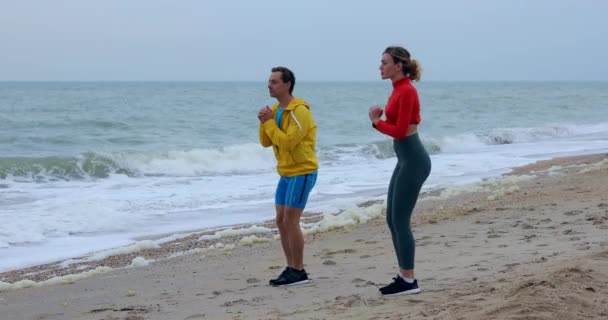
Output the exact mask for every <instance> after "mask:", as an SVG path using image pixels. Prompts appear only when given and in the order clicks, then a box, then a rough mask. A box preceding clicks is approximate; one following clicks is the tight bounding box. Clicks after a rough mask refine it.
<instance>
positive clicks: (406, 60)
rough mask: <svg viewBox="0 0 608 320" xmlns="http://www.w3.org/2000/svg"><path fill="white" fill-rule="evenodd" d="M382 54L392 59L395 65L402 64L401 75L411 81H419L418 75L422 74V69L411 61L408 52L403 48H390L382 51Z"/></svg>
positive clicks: (416, 62) (415, 62)
mask: <svg viewBox="0 0 608 320" xmlns="http://www.w3.org/2000/svg"><path fill="white" fill-rule="evenodd" d="M384 53H388V54H389V55H391V57H393V62H395V64H397V63H402V64H403V74H404V75H405V76H406V77H408V78H410V80H412V81H420V74H421V73H422V67H421V66H420V63H419V62H418V60H416V59H412V57H411V55H410V53H409V51H407V50H406V49H405V48H403V47H398V46H391V47H387V48H386V50H384Z"/></svg>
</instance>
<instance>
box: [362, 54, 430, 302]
mask: <svg viewBox="0 0 608 320" xmlns="http://www.w3.org/2000/svg"><path fill="white" fill-rule="evenodd" d="M380 72H381V76H382V79H383V80H384V79H390V80H391V81H392V83H393V92H392V93H391V96H390V97H389V99H388V103H387V104H386V108H385V111H384V114H385V120H382V119H381V117H382V113H383V110H382V108H380V107H378V106H373V107H371V108H370V109H369V118H370V120H371V121H372V124H373V127H374V128H376V130H378V131H380V132H382V133H384V134H386V135H388V136H391V137H392V138H393V147H394V149H395V154H396V155H397V165H396V167H395V171H394V172H393V176H392V178H391V182H390V184H389V187H388V195H387V201H386V221H387V223H388V227H389V229H390V231H391V235H392V238H393V245H394V247H395V252H396V254H397V261H398V262H399V271H400V272H399V275H397V277H395V278H393V282H392V283H391V284H389V285H387V286H385V287H382V288H380V292H381V293H382V294H383V295H387V296H388V295H398V294H414V293H419V292H420V287H419V286H418V281H417V280H416V278H415V277H414V255H415V249H416V248H415V247H416V245H415V240H414V236H413V234H412V229H411V226H410V219H411V217H412V212H413V211H414V207H415V206H416V201H417V200H418V194H419V193H420V189H421V188H422V184H423V183H424V181H425V180H426V178H427V177H428V176H429V173H430V172H431V159H430V158H429V155H428V153H427V152H426V150H425V149H424V146H423V145H422V143H421V142H420V139H419V137H418V124H420V121H421V119H420V101H419V99H418V93H417V91H416V88H415V87H414V86H413V85H412V81H419V80H420V66H419V64H418V62H417V61H416V60H414V59H412V58H411V57H410V53H409V52H408V51H407V50H406V49H404V48H402V47H388V48H386V50H385V51H384V54H383V55H382V64H381V65H380Z"/></svg>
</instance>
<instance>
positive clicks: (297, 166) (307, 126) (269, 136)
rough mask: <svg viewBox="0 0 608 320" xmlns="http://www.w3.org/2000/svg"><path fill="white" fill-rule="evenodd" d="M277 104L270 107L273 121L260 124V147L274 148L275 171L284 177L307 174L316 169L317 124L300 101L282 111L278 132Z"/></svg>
mask: <svg viewBox="0 0 608 320" xmlns="http://www.w3.org/2000/svg"><path fill="white" fill-rule="evenodd" d="M278 107H279V103H278V102H277V103H276V104H275V105H274V106H272V112H273V114H274V117H273V120H268V121H266V122H264V123H260V143H261V144H262V146H264V147H270V146H273V150H274V155H275V157H276V158H277V162H278V163H277V171H278V172H279V175H281V176H283V177H292V176H299V175H304V174H309V173H312V172H314V171H316V170H317V169H318V168H319V162H318V161H317V156H316V154H315V143H316V139H317V124H316V123H315V120H314V119H313V117H312V113H311V112H310V106H309V105H308V103H307V102H306V101H305V100H304V99H301V98H295V99H293V100H292V101H291V102H290V103H289V105H288V106H287V107H286V108H285V110H284V111H283V116H282V117H281V128H279V127H277V123H276V119H274V118H276V116H277V109H278Z"/></svg>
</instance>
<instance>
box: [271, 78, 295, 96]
mask: <svg viewBox="0 0 608 320" xmlns="http://www.w3.org/2000/svg"><path fill="white" fill-rule="evenodd" d="M281 76H282V73H281V72H272V73H270V79H268V93H269V94H270V96H271V97H273V98H276V97H280V96H282V95H285V94H286V93H289V87H290V86H291V83H290V82H283V80H282V79H281Z"/></svg>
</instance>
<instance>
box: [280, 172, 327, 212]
mask: <svg viewBox="0 0 608 320" xmlns="http://www.w3.org/2000/svg"><path fill="white" fill-rule="evenodd" d="M315 182H317V171H315V172H313V173H309V174H304V175H301V176H293V177H281V179H279V184H278V185H277V192H276V193H275V196H274V202H275V203H276V204H278V205H281V206H287V207H294V208H300V209H304V207H306V202H307V201H308V194H309V193H310V190H312V187H314V186H315Z"/></svg>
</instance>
